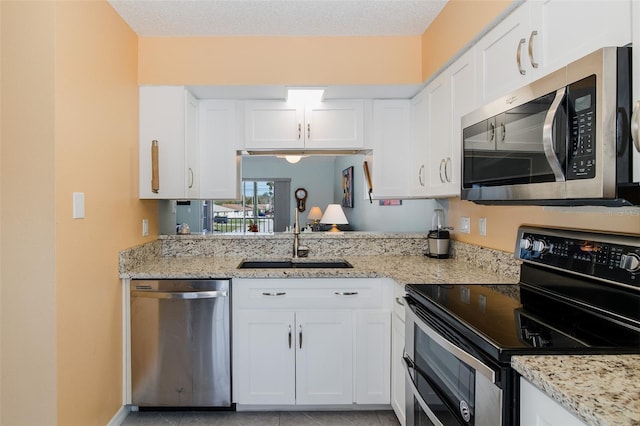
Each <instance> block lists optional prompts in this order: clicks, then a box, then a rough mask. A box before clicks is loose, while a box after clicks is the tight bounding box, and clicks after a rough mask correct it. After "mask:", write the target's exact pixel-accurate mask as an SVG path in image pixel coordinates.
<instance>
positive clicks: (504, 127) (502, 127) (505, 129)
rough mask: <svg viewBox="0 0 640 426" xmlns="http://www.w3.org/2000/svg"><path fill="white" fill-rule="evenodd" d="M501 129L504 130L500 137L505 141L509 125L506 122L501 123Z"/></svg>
mask: <svg viewBox="0 0 640 426" xmlns="http://www.w3.org/2000/svg"><path fill="white" fill-rule="evenodd" d="M500 130H502V137H501V138H500V141H501V142H504V139H505V138H506V137H507V127H506V126H505V125H504V123H500Z"/></svg>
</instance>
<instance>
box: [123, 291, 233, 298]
mask: <svg viewBox="0 0 640 426" xmlns="http://www.w3.org/2000/svg"><path fill="white" fill-rule="evenodd" d="M131 296H132V297H146V298H149V299H182V300H192V299H214V298H216V297H228V296H229V292H228V291H217V290H214V291H132V292H131Z"/></svg>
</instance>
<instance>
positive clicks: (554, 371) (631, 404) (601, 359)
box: [511, 355, 640, 426]
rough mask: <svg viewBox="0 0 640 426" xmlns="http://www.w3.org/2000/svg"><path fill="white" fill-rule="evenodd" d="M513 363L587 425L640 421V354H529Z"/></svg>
mask: <svg viewBox="0 0 640 426" xmlns="http://www.w3.org/2000/svg"><path fill="white" fill-rule="evenodd" d="M511 365H512V366H513V368H514V369H515V370H516V371H517V372H518V373H520V374H521V375H522V376H523V377H524V378H526V379H527V380H529V381H530V382H531V383H533V384H534V385H535V386H537V387H538V388H540V389H541V390H543V391H544V392H545V393H546V394H547V395H549V396H550V397H551V398H553V399H554V400H556V401H557V402H559V403H560V405H562V406H563V407H565V408H566V409H567V410H568V411H570V412H571V413H573V414H574V415H575V416H577V417H578V418H580V419H582V420H583V421H584V422H585V423H586V424H588V425H598V426H600V425H602V426H605V425H606V426H624V425H638V424H640V356H639V355H555V356H553V355H536V356H534V355H527V356H515V357H513V358H512V359H511Z"/></svg>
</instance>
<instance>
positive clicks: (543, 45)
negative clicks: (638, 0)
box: [530, 0, 632, 74]
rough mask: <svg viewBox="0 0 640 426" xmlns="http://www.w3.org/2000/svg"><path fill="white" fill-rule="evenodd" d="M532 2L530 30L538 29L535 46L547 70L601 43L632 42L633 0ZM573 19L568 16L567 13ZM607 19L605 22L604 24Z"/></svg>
mask: <svg viewBox="0 0 640 426" xmlns="http://www.w3.org/2000/svg"><path fill="white" fill-rule="evenodd" d="M530 3H531V17H532V21H531V31H537V34H538V35H537V36H534V39H533V40H532V43H533V46H532V49H533V51H534V52H536V55H537V56H538V57H539V58H538V61H539V62H541V63H542V64H543V65H541V68H542V69H543V73H544V74H548V73H549V72H552V71H555V70H556V69H558V68H560V67H562V66H564V65H566V64H568V63H570V62H572V61H575V60H576V59H579V58H581V57H583V56H585V55H587V54H589V53H591V52H593V51H594V50H597V49H599V48H600V47H605V46H624V45H626V44H628V43H629V42H631V23H632V20H631V19H630V13H631V3H632V2H631V1H629V0H616V1H610V0H590V1H584V2H580V3H579V4H576V3H575V2H572V1H566V0H538V1H532V2H530ZM569 16H570V17H571V19H567V17H569ZM605 23H606V24H605Z"/></svg>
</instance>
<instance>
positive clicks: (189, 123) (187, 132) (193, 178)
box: [184, 90, 204, 199]
mask: <svg viewBox="0 0 640 426" xmlns="http://www.w3.org/2000/svg"><path fill="white" fill-rule="evenodd" d="M184 107H185V116H184V122H185V128H184V139H185V150H186V153H185V155H186V158H187V161H186V173H187V175H186V176H185V180H186V196H187V198H189V199H195V198H199V195H200V174H199V173H200V170H201V169H200V167H199V161H200V158H201V157H202V155H203V154H204V153H203V152H201V151H200V149H199V146H198V139H199V138H198V108H199V103H198V100H197V99H196V98H195V97H194V96H193V95H192V94H191V93H189V92H188V91H186V90H185V101H184Z"/></svg>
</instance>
